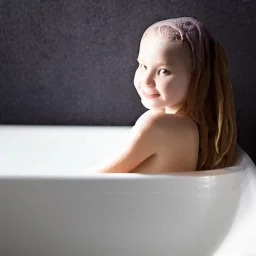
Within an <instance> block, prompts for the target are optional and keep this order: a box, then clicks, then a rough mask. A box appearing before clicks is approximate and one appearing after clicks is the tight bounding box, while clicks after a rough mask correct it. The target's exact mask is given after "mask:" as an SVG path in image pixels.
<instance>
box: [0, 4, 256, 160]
mask: <svg viewBox="0 0 256 256" xmlns="http://www.w3.org/2000/svg"><path fill="white" fill-rule="evenodd" d="M255 12H256V1H255V0H243V1H242V0H233V1H230V0H218V1H217V0H216V1H211V2H210V1H208V0H197V1H192V0H158V1H147V0H144V1H139V0H131V1H118V0H97V1H94V0H89V1H86V0H72V1H70V0H62V1H54V0H44V1H43V0H41V1H39V0H33V1H32V0H30V1H29V0H23V1H20V0H12V1H10V0H0V33H1V34H0V54H1V58H0V71H1V76H0V111H1V112H0V123H1V124H58V125H133V124H134V122H135V121H136V119H137V118H138V116H140V115H141V114H142V113H143V112H144V111H145V109H144V108H143V107H142V106H141V103H140V99H139V97H138V96H137V94H136V91H135V89H134V88H133V75H134V71H135V69H136V66H137V62H136V58H137V53H138V47H139V41H140V37H141V35H142V33H143V32H144V30H145V29H146V28H147V27H148V26H149V25H150V24H152V23H154V22H156V21H157V20H161V19H167V18H171V17H178V16H192V17H194V18H196V19H199V20H200V21H202V22H203V23H204V24H205V25H206V26H207V27H208V28H209V30H210V31H211V33H212V34H213V35H214V36H215V37H216V38H217V39H219V40H220V41H221V42H222V44H223V45H224V47H225V49H226V51H227V53H228V56H229V60H230V69H229V71H230V77H231V81H232V83H233V88H234V94H235V102H236V109H237V123H238V135H239V138H238V141H239V143H240V145H241V146H242V147H244V149H245V150H246V151H247V152H248V153H249V154H250V155H251V156H252V157H253V159H254V161H255V160H256V150H254V148H256V135H255V133H256V118H255V117H256V103H255V99H256V88H255V74H254V73H255V72H256V71H255V62H256V61H255V60H256V49H255V48H256V47H255V45H256V37H255V34H256V22H255V21H256V18H255Z"/></svg>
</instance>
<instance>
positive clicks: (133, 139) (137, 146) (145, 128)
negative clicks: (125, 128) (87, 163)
mask: <svg viewBox="0 0 256 256" xmlns="http://www.w3.org/2000/svg"><path fill="white" fill-rule="evenodd" d="M155 121H156V120H155V118H154V117H152V116H149V115H147V116H144V117H143V118H141V119H139V120H138V121H137V122H136V124H135V126H134V127H133V128H132V131H131V133H130V138H129V139H128V143H127V145H126V146H125V148H124V149H123V151H122V152H121V153H120V155H118V156H117V157H116V158H114V159H112V160H110V161H109V162H107V163H103V164H102V165H101V166H100V167H98V168H96V170H95V172H98V173H127V172H131V171H132V170H133V169H134V168H135V167H137V166H138V165H139V164H140V163H142V162H143V161H144V160H146V159H147V158H148V157H150V156H152V155H154V154H155V153H156V147H155V145H156V143H155V141H156V139H157V136H156V129H155V125H156V122H155Z"/></svg>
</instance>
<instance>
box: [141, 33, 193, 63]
mask: <svg viewBox="0 0 256 256" xmlns="http://www.w3.org/2000/svg"><path fill="white" fill-rule="evenodd" d="M138 58H139V59H142V60H144V61H154V60H155V61H157V60H161V61H164V62H168V63H170V64H173V63H178V62H184V60H187V59H188V58H190V49H189V46H188V45H187V44H186V43H183V42H182V41H178V42H172V41H170V40H168V39H167V38H165V37H164V36H161V35H155V34H148V35H146V36H145V37H143V38H142V40H141V43H140V50H139V56H138Z"/></svg>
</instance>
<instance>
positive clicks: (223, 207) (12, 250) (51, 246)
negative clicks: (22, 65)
mask: <svg viewBox="0 0 256 256" xmlns="http://www.w3.org/2000/svg"><path fill="white" fill-rule="evenodd" d="M129 131H130V127H72V126H70V127H57V126H54V127H50V126H0V255H12V256H13V255H14V256H16V255H19V256H21V255H26V256H30V255H33V256H34V255H35V256H40V255H56V256H58V255H70V256H71V255H72V256H76V255H79V256H80V255H81V256H82V255H85V256H87V255H88V256H94V255H95V256H101V255H104V256H107V255H110V256H123V255H124V256H125V255H129V256H130V255H133V256H137V255H138V256H144V255H147V256H150V255H161V256H165V255H168V256H169V255H173V256H179V255H180V256H185V255H189V256H191V255H195V256H207V255H213V256H227V255H232V256H247V255H248V256H249V255H251V256H253V255H256V168H255V165H254V164H253V162H252V161H251V159H250V158H249V156H248V155H247V154H246V153H245V152H244V151H243V150H241V149H240V148H238V153H239V156H240V158H239V161H238V163H237V165H236V166H235V167H232V168H226V169H225V170H216V171H206V172H191V173H179V174H177V173H173V174H168V175H146V174H94V175H92V174H90V175H89V174H86V169H87V168H89V167H91V166H93V165H94V164H97V163H98V162H100V161H103V160H104V159H107V158H108V157H111V156H113V155H115V154H117V153H118V151H119V150H120V149H121V148H122V147H123V146H124V143H125V140H126V139H127V135H128V133H129Z"/></svg>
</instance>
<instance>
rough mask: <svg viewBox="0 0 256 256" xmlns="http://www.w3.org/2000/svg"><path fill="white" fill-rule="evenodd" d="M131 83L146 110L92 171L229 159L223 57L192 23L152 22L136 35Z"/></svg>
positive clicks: (229, 96)
mask: <svg viewBox="0 0 256 256" xmlns="http://www.w3.org/2000/svg"><path fill="white" fill-rule="evenodd" d="M138 62H139V66H138V69H137V70H136V73H135V78H134V85H135V88H136V90H137V92H138V94H139V96H140V97H141V102H142V104H143V105H144V106H145V107H146V108H147V109H149V110H148V111H147V112H145V113H144V114H143V115H142V116H141V117H140V118H139V119H138V120H137V122H136V124H135V126H134V127H133V128H132V131H131V134H130V138H129V140H128V141H129V142H128V145H127V146H126V147H125V148H124V150H123V152H122V153H121V154H120V155H119V156H117V157H116V158H115V159H113V160H111V161H109V162H108V163H104V164H102V166H99V167H96V168H95V169H94V170H91V171H92V172H97V173H126V172H135V173H168V172H185V171H195V170H197V171H200V170H212V169H217V168H224V167H227V166H231V165H233V164H234V163H235V149H236V138H237V134H236V121H235V107H234V99H233V93H232V87H231V84H230V81H229V79H228V75H227V62H228V61H227V56H226V54H225V51H224V49H223V48H222V46H221V45H220V43H219V42H218V41H217V40H215V39H214V38H212V37H211V36H210V34H209V33H208V31H207V29H206V28H205V27H204V26H203V24H202V23H200V22H199V21H197V20H195V19H193V18H189V17H183V18H175V19H168V20H163V21H159V22H156V23H154V24H153V25H151V26H150V27H149V28H148V29H147V30H146V31H145V32H144V34H143V36H142V39H141V43H140V50H139V55H138Z"/></svg>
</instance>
